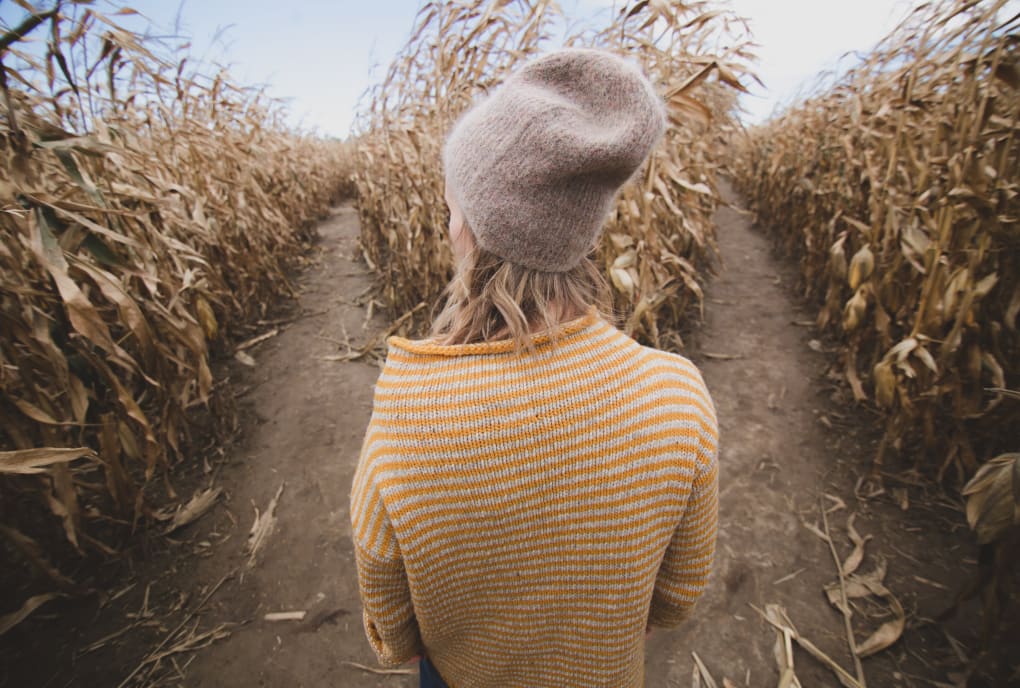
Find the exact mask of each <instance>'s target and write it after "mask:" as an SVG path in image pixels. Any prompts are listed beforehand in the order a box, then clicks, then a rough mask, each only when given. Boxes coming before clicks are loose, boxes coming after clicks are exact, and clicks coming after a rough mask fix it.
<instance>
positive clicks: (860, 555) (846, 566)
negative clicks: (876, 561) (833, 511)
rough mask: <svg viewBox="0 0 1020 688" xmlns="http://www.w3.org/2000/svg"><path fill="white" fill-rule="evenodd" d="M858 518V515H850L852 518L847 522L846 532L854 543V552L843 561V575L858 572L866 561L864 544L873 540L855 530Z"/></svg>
mask: <svg viewBox="0 0 1020 688" xmlns="http://www.w3.org/2000/svg"><path fill="white" fill-rule="evenodd" d="M855 518H857V514H856V513H854V514H850V518H848V519H847V520H846V532H847V535H848V536H849V537H850V541H851V542H852V543H854V550H853V551H852V552H850V555H849V556H847V558H846V559H845V560H844V561H843V575H844V576H849V575H850V574H851V573H853V572H854V571H856V570H857V567H859V566H860V565H861V562H862V561H864V543H865V542H867V541H868V540H870V539H871V536H870V535H869V536H868V537H866V538H862V537H861V535H860V533H858V532H857V530H856V529H855V528H854V519H855Z"/></svg>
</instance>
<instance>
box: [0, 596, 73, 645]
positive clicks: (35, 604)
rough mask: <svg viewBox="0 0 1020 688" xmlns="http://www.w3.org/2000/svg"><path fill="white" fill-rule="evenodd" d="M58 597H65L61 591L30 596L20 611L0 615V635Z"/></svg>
mask: <svg viewBox="0 0 1020 688" xmlns="http://www.w3.org/2000/svg"><path fill="white" fill-rule="evenodd" d="M58 597H63V594H62V593H59V592H47V593H43V594H42V595H35V596H33V597H29V598H28V599H27V600H25V603H24V604H22V605H21V609H19V610H18V611H16V612H11V613H10V614H5V615H4V616H0V635H3V634H4V633H6V632H7V631H9V630H11V629H12V628H14V627H15V626H17V625H18V624H19V623H21V622H22V621H24V620H25V619H27V618H28V617H29V616H30V615H31V614H32V612H34V611H35V610H36V609H38V608H39V607H41V606H43V605H44V604H46V603H47V602H49V601H50V600H53V599H56V598H58Z"/></svg>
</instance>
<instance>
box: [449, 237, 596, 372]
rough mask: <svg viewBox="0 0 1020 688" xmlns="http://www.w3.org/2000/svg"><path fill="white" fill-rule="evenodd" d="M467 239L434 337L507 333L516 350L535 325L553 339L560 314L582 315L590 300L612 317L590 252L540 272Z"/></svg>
mask: <svg viewBox="0 0 1020 688" xmlns="http://www.w3.org/2000/svg"><path fill="white" fill-rule="evenodd" d="M464 231H469V230H468V227H467V225H465V226H464ZM471 239H472V241H471V244H472V248H471V249H470V250H469V251H468V252H467V254H466V255H465V256H464V258H463V259H462V260H461V261H460V263H459V264H458V265H457V272H456V274H455V275H454V278H453V280H452V281H451V282H450V284H449V285H447V287H446V291H445V293H444V294H445V296H446V303H445V305H444V307H443V309H442V311H440V313H439V315H438V316H436V318H435V320H434V321H433V324H432V338H433V339H434V340H435V341H436V343H438V344H474V343H479V342H487V341H493V340H497V339H512V340H513V341H514V343H515V345H516V349H517V351H518V352H519V351H520V350H522V349H525V348H526V349H528V350H533V349H534V339H533V334H535V333H536V332H537V331H539V330H545V332H543V334H545V335H547V336H548V337H549V338H550V340H551V341H552V342H553V343H554V344H555V342H556V339H557V337H558V335H559V334H560V333H561V325H562V324H563V323H562V317H563V316H565V315H568V314H573V317H581V316H582V315H584V314H586V313H587V312H588V311H589V310H590V309H591V308H592V306H594V307H595V308H596V310H597V312H598V313H599V314H600V315H601V316H602V317H604V318H606V319H611V318H612V316H611V313H612V303H611V302H610V300H609V286H608V285H607V284H606V280H605V278H604V277H603V276H602V273H601V272H599V269H598V268H597V267H596V266H595V263H594V262H593V261H592V259H591V258H590V257H588V256H585V257H584V258H583V259H582V260H581V262H580V263H579V264H578V265H576V266H575V267H573V268H572V269H570V270H567V271H565V272H542V271H540V270H532V269H530V268H525V267H521V266H520V265H515V264H513V263H509V262H507V261H505V260H503V259H502V258H500V257H499V256H497V255H496V254H494V253H492V252H490V251H487V250H485V249H483V248H482V247H481V246H479V245H478V243H477V242H476V241H474V240H473V239H474V236H473V235H471Z"/></svg>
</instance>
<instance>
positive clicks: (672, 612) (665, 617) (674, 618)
mask: <svg viewBox="0 0 1020 688" xmlns="http://www.w3.org/2000/svg"><path fill="white" fill-rule="evenodd" d="M693 610H694V605H693V604H691V605H687V606H683V607H678V606H676V605H672V604H669V603H668V602H666V601H665V600H662V599H661V598H658V596H657V595H655V596H653V597H652V607H651V609H650V610H649V612H648V626H649V627H652V626H654V627H656V628H674V627H676V626H679V625H680V624H681V623H683V622H684V621H686V620H687V619H688V617H690V615H691V612H692V611H693Z"/></svg>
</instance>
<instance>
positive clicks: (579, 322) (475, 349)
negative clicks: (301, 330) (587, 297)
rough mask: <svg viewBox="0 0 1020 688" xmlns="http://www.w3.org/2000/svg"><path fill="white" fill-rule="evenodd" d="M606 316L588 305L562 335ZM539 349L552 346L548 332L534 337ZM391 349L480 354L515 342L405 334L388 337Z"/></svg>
mask: <svg viewBox="0 0 1020 688" xmlns="http://www.w3.org/2000/svg"><path fill="white" fill-rule="evenodd" d="M601 320H602V318H601V316H600V315H599V313H598V309H597V308H596V307H595V306H591V307H589V308H588V312H587V313H585V314H584V315H582V316H581V317H580V318H575V319H574V320H569V321H567V322H566V323H564V324H563V326H562V327H561V328H560V338H561V339H562V338H565V337H568V336H571V335H574V334H577V333H579V332H582V331H583V330H587V329H589V328H591V327H593V326H594V325H596V324H598V323H599V322H601ZM532 341H533V342H534V343H535V348H536V349H541V348H543V347H544V346H546V345H548V344H549V342H550V336H549V334H548V333H547V332H539V333H537V334H535V335H534V336H533V337H532ZM386 343H387V345H389V347H390V348H396V349H400V350H402V351H406V352H408V353H415V354H425V355H429V356H478V355H486V354H505V353H512V352H513V351H514V350H515V348H514V341H513V340H512V339H499V340H496V341H492V342H477V343H474V344H437V343H436V342H435V341H434V340H433V339H405V338H404V337H395V336H394V337H389V338H387V340H386Z"/></svg>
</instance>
